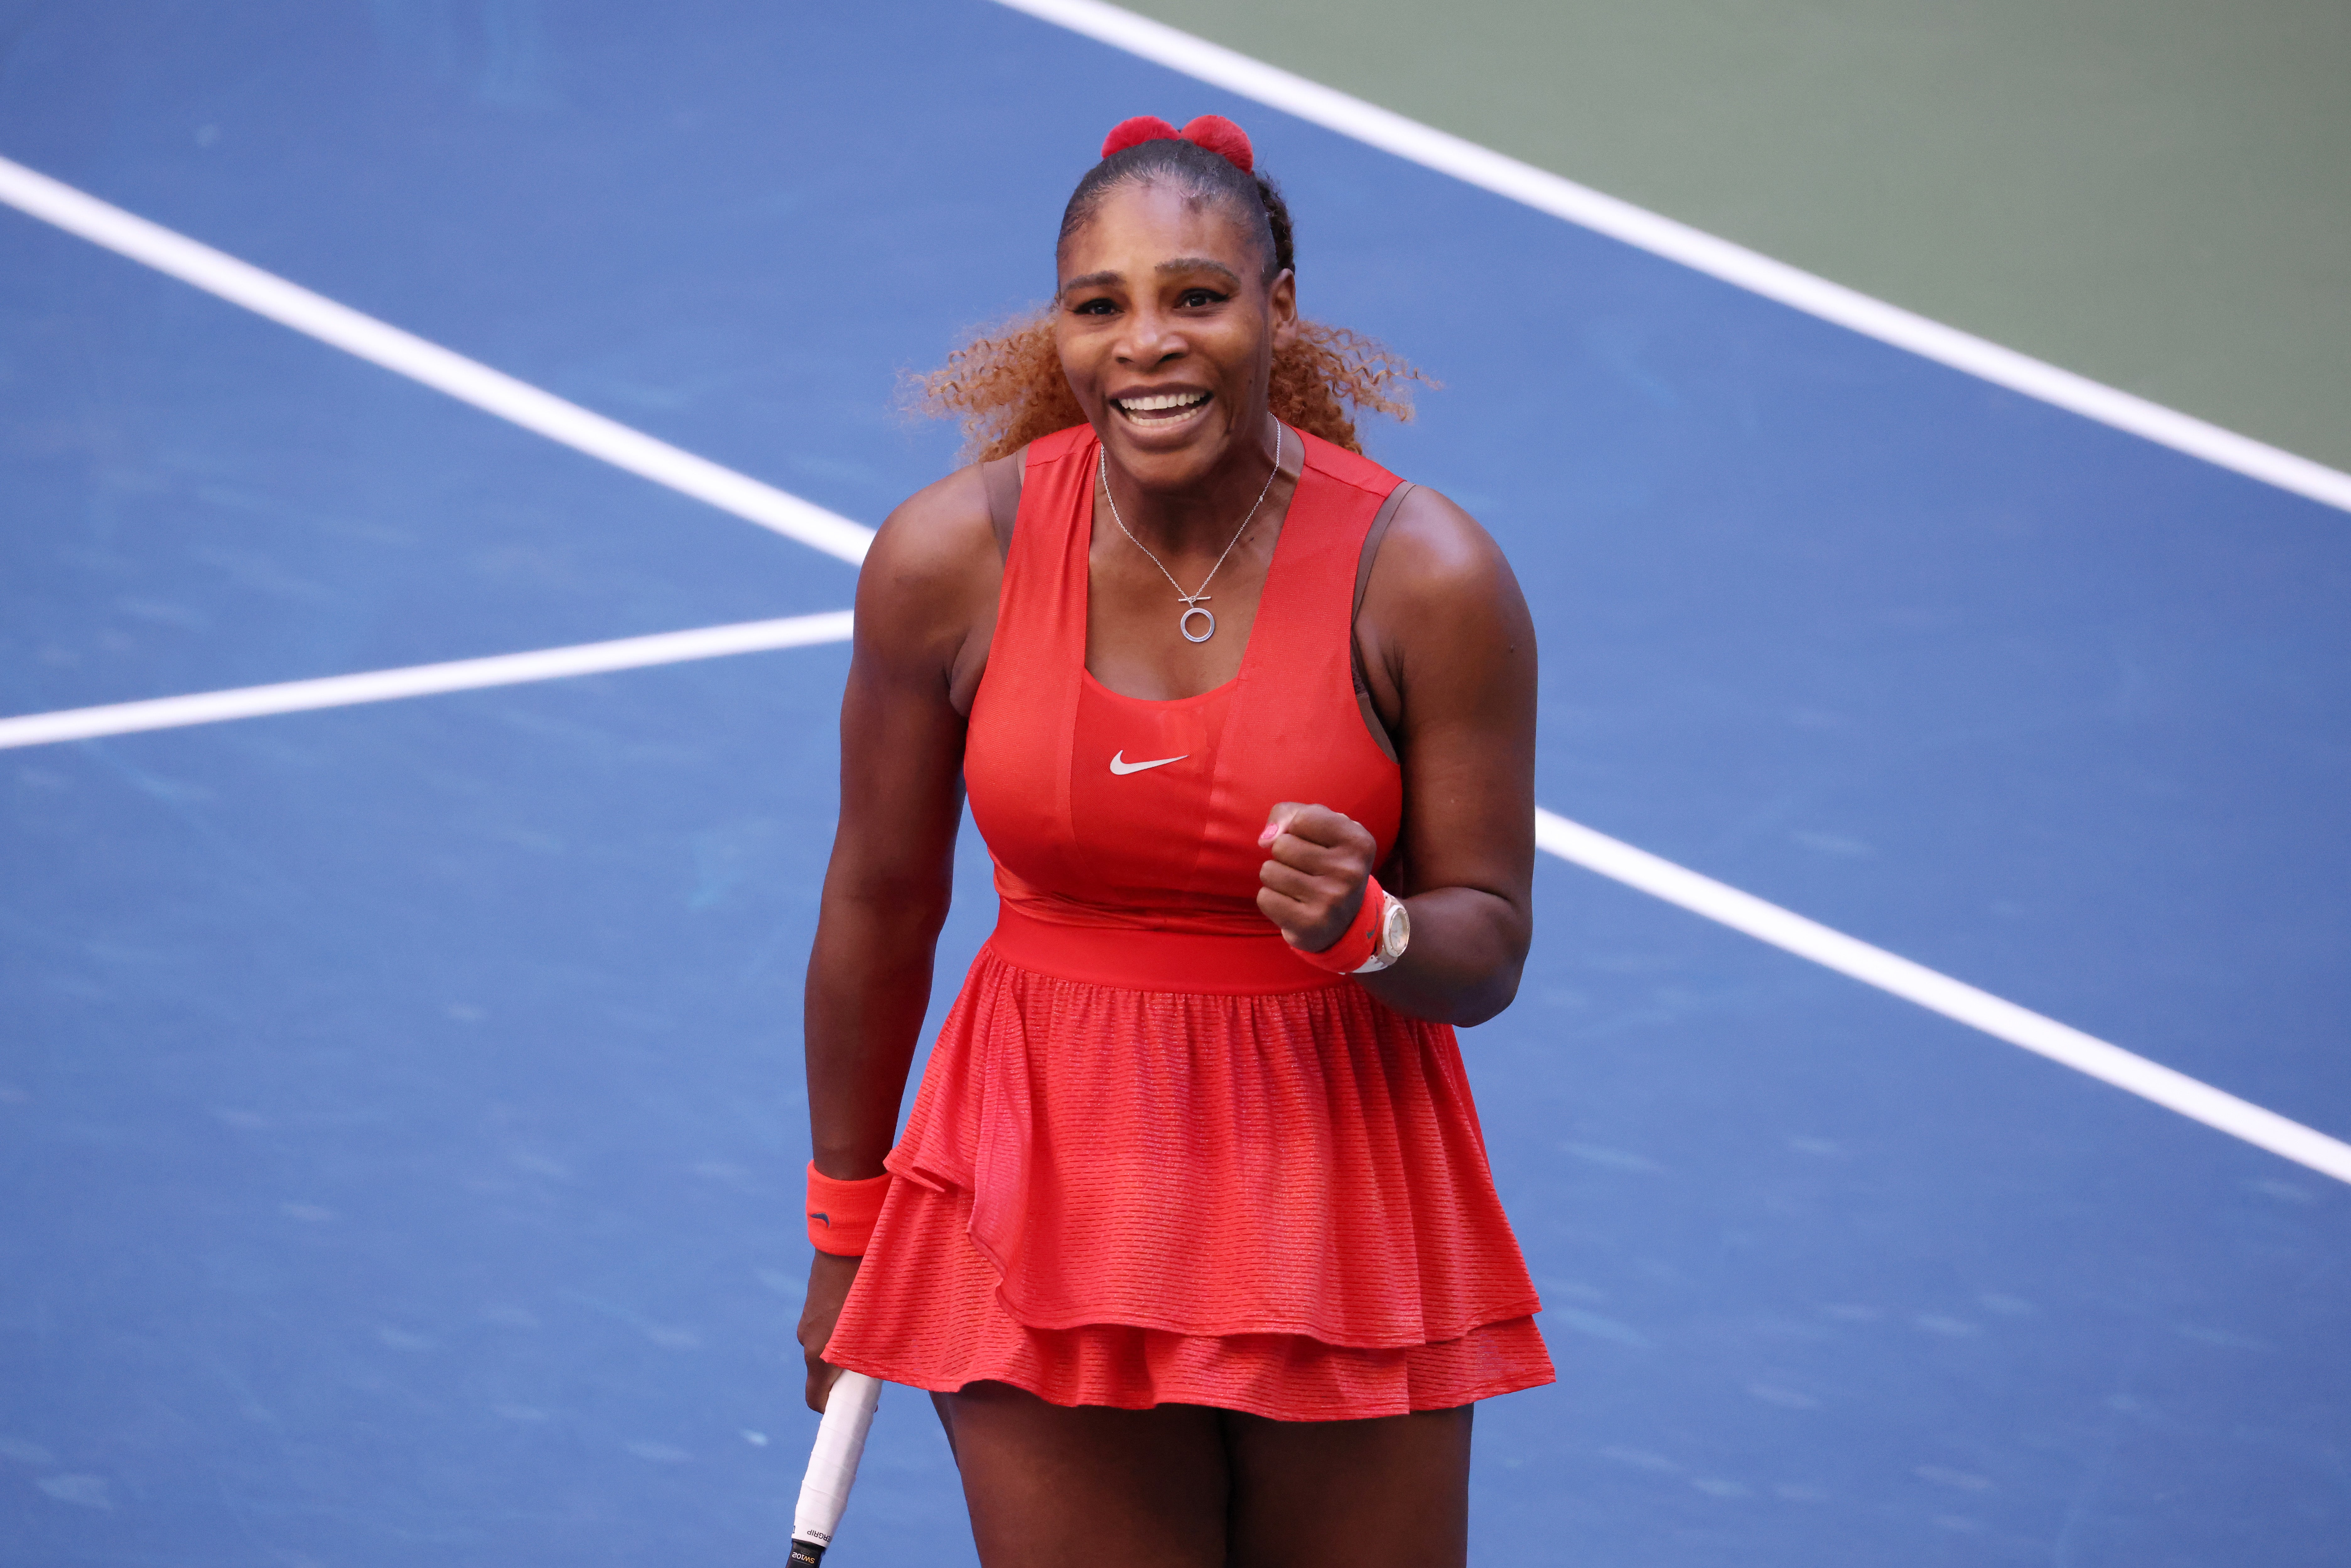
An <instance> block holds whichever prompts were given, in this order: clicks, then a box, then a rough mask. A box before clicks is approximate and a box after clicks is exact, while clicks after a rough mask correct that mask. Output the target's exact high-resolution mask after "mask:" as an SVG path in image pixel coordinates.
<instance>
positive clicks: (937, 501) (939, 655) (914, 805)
mask: <svg viewBox="0 0 2351 1568" xmlns="http://www.w3.org/2000/svg"><path fill="white" fill-rule="evenodd" d="M968 472H969V471H967V473H968ZM963 478H964V476H953V477H951V478H950V479H949V480H946V481H943V482H942V484H941V485H940V486H934V487H933V489H932V490H931V491H925V493H924V494H923V495H922V496H918V497H915V498H914V500H912V501H909V502H908V503H907V504H906V506H904V507H900V508H899V510H898V511H897V512H896V513H893V515H892V517H891V518H890V520H889V521H888V522H887V523H885V524H884V525H883V528H882V530H881V532H880V533H879V534H878V535H877V536H876V538H875V539H874V543H873V549H872V551H871V552H870V553H869V554H868V556H867V558H866V561H865V568H864V570H862V572H861V573H860V574H859V576H858V583H857V625H856V632H855V634H854V637H853V640H852V643H851V654H850V665H849V679H848V683H847V685H846V686H845V687H844V689H843V691H842V694H841V819H840V827H839V830H838V831H837V833H836V836H835V839H834V844H833V859H832V867H831V872H830V873H829V874H828V876H827V892H828V894H850V895H852V896H864V897H886V896H906V895H912V896H914V897H915V898H916V899H921V898H923V897H925V895H926V894H929V893H930V892H931V891H932V890H933V889H935V888H938V889H943V888H944V886H945V883H946V877H947V876H948V874H949V870H950V866H951V864H952V861H953V857H954V849H955V832H956V820H957V817H958V815H959V814H960V811H961V809H962V782H963V744H964V728H965V721H964V718H963V716H962V715H961V714H960V713H958V712H957V711H956V706H955V704H954V703H953V701H952V700H951V695H950V685H951V683H952V679H953V674H954V672H955V669H956V662H957V660H958V657H959V656H960V655H961V654H962V653H963V652H964V650H965V649H966V648H967V646H968V645H969V644H970V643H971V641H972V640H973V638H974V636H975V634H976V631H977V630H978V628H977V624H976V622H977V618H978V616H979V612H980V608H981V606H982V605H983V604H986V603H992V594H993V589H992V582H991V581H990V580H989V578H990V570H991V568H992V566H993V561H994V545H993V537H992V535H991V533H990V532H989V529H988V524H987V511H986V505H985V498H984V497H980V496H979V494H978V492H977V485H976V481H975V482H974V483H972V484H968V485H967V484H961V483H959V481H961V480H962V479H963ZM966 491H969V492H970V493H969V494H966V493H965V492H966ZM975 503H977V504H975ZM983 591H985V593H986V596H987V597H986V598H985V599H983V598H982V593H983Z"/></svg>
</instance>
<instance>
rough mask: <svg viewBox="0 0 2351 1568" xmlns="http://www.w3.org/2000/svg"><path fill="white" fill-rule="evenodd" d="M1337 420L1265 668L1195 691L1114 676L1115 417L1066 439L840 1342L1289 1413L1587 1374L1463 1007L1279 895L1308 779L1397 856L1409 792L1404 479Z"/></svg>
mask: <svg viewBox="0 0 2351 1568" xmlns="http://www.w3.org/2000/svg"><path fill="white" fill-rule="evenodd" d="M1290 434H1291V435H1293V436H1296V435H1297V434H1298V433H1297V432H1294V431H1293V432H1290ZM1303 439H1304V441H1305V445H1306V457H1305V465H1304V468H1303V470H1302V472H1301V475H1300V476H1299V481H1298V486H1297V492H1296V495H1295V497H1294V498H1293V499H1292V500H1291V501H1290V511H1289V515H1288V517H1287V518H1286V520H1285V521H1284V522H1283V524H1282V528H1281V533H1280V538H1279V539H1278V541H1277V542H1276V545H1275V548H1274V555H1273V561H1272V565H1271V568H1270V572H1269V575H1268V577H1267V579H1266V583H1265V589H1264V593H1263V597H1262V599H1261V600H1260V601H1259V610H1258V614H1257V620H1256V622H1255V625H1254V626H1253V628H1252V629H1251V632H1250V636H1249V647H1248V649H1247V651H1246V653H1245V655H1244V657H1243V659H1242V662H1241V668H1240V674H1238V675H1237V676H1236V677H1235V678H1234V679H1232V680H1231V681H1229V682H1228V683H1226V684H1225V685H1221V686H1219V687H1217V689H1216V690H1214V691H1210V692H1204V693H1202V694H1201V695H1198V696H1196V697H1187V698H1184V699H1182V700H1179V701H1174V702H1150V701H1145V700H1143V699H1140V698H1136V697H1127V696H1122V695H1118V694H1117V693H1115V692H1113V691H1111V690H1109V689H1108V688H1107V687H1105V686H1103V685H1102V684H1101V683H1099V682H1098V681H1096V680H1095V679H1094V678H1093V677H1092V675H1091V674H1088V673H1087V671H1086V667H1085V659H1086V593H1087V576H1086V555H1087V549H1088V546H1089V544H1090V542H1091V538H1092V515H1093V499H1092V497H1093V481H1094V463H1095V455H1096V453H1097V451H1098V450H1099V445H1098V443H1097V442H1096V440H1095V438H1094V434H1093V432H1092V429H1090V428H1088V427H1085V426H1080V427H1078V428H1076V429H1074V430H1068V431H1064V432H1062V433H1061V434H1057V435H1053V436H1050V437H1048V438H1047V439H1045V440H1042V441H1040V442H1037V443H1036V444H1033V445H1032V446H1031V447H1030V448H1029V459H1028V466H1027V469H1026V474H1025V479H1024V483H1023V485H1022V489H1021V498H1020V511H1019V522H1018V524H1017V526H1016V527H1015V528H1014V530H1013V536H1012V547H1011V552H1010V555H1009V557H1008V559H1007V561H1006V563H1005V570H1004V587H1003V593H1002V597H1001V599H1000V601H999V602H998V615H997V622H996V636H995V641H994V643H993V644H992V645H991V647H990V650H989V653H988V659H987V673H986V674H985V675H984V676H983V677H982V679H981V681H980V685H979V691H978V694H977V696H976V697H975V699H974V701H973V704H972V714H971V727H970V730H969V735H968V739H967V748H966V752H965V758H964V778H965V780H966V783H967V786H968V788H969V790H970V800H971V809H972V815H973V816H974V818H975V819H977V821H978V823H979V828H980V831H981V833H982V834H983V835H984V836H985V837H986V839H987V846H988V849H989V851H990V852H991V853H992V854H993V855H994V857H995V861H996V887H997V892H998V895H999V899H1000V905H1001V907H1000V912H999V915H998V923H997V927H996V930H995V933H994V935H992V936H990V937H989V938H988V940H987V946H984V947H982V948H981V949H980V953H979V956H978V958H977V960H976V961H974V963H973V964H972V967H971V972H970V974H969V976H968V977H967V978H966V979H965V981H964V987H963V991H962V994H961V995H960V996H958V997H957V998H956V1004H955V1008H954V1010H953V1012H952V1013H951V1014H950V1015H949V1017H948V1019H947V1021H946V1028H945V1029H943V1030H941V1031H940V1033H939V1039H938V1042H937V1044H936V1046H935V1048H934V1049H933V1051H932V1053H931V1060H930V1066H929V1069H928V1070H927V1071H925V1074H924V1076H923V1083H922V1088H921V1090H920V1092H918V1093H917V1094H916V1096H915V1100H914V1111H913V1113H912V1114H911V1115H910V1117H909V1118H908V1121H907V1124H906V1131H905V1134H904V1137H902V1138H901V1139H900V1140H899V1143H898V1145H897V1147H896V1148H894V1149H893V1150H892V1151H891V1153H890V1157H889V1161H888V1165H889V1168H890V1169H891V1170H892V1171H893V1173H895V1175H896V1176H897V1178H898V1179H897V1180H895V1181H893V1183H891V1185H890V1191H889V1197H888V1198H887V1200H886V1201H885V1202H884V1203H883V1207H882V1216H881V1219H880V1222H879V1223H878V1224H877V1225H876V1226H875V1228H874V1231H873V1238H872V1243H871V1246H870V1249H869V1250H868V1251H867V1253H866V1255H865V1260H864V1263H863V1265H862V1267H861V1268H860V1270H859V1271H858V1276H857V1282H856V1284H855V1286H854V1287H853V1288H852V1290H851V1291H850V1293H849V1301H848V1304H847V1306H846V1307H845V1308H844V1309H843V1311H842V1312H841V1322H840V1324H839V1326H838V1327H837V1328H836V1329H835V1330H834V1331H833V1336H832V1341H831V1345H830V1346H829V1347H828V1349H827V1350H826V1353H825V1359H826V1360H828V1361H830V1362H831V1363H833V1364H835V1365H838V1366H845V1367H851V1368H853V1369H855V1370H857V1371H860V1372H866V1373H871V1374H872V1375H874V1376H877V1377H881V1378H883V1379H886V1380H888V1381H890V1382H893V1383H903V1384H911V1385H915V1386H917V1387H922V1388H930V1389H956V1388H961V1387H963V1386H964V1385H967V1384H970V1383H976V1382H981V1381H989V1380H992V1381H997V1382H1003V1383H1009V1384H1013V1385H1017V1386H1019V1387H1021V1388H1025V1389H1028V1390H1029V1392H1031V1393H1033V1394H1036V1395H1039V1396H1041V1397H1043V1398H1045V1399H1048V1400H1050V1401H1052V1402H1053V1403H1055V1404H1057V1405H1110V1406H1123V1407H1126V1408H1143V1407H1146V1406H1153V1405H1160V1404H1186V1405H1209V1406H1219V1407H1221V1408H1225V1409H1230V1410H1243V1411H1249V1412H1251V1413H1254V1414H1257V1415H1260V1416H1273V1417H1276V1418H1279V1419H1283V1420H1333V1419H1343V1418H1348V1417H1355V1416H1388V1415H1395V1414H1397V1413H1399V1412H1402V1411H1405V1410H1426V1409H1442V1408H1447V1407H1449V1406H1458V1405H1466V1404H1468V1403H1469V1402H1470V1401H1472V1400H1477V1399H1482V1398H1485V1397H1487V1396H1490V1395H1496V1394H1503V1393H1508V1392H1509V1391H1510V1390H1512V1389H1516V1388H1525V1387H1530V1386H1532V1385H1536V1384H1541V1383H1548V1382H1550V1381H1551V1380H1552V1366H1551V1358H1550V1356H1549V1355H1548V1354H1546V1353H1545V1351H1544V1349H1543V1343H1542V1338H1541V1335H1540V1334H1539V1333H1536V1331H1535V1326H1534V1322H1533V1317H1532V1314H1533V1313H1534V1312H1536V1310H1537V1309H1538V1307H1539V1305H1540V1303H1539V1302H1538V1301H1537V1300H1536V1298H1535V1291H1534V1287H1533V1285H1532V1283H1531V1281H1529V1280H1528V1278H1527V1270H1526V1265H1525V1263H1524V1261H1523V1260H1521V1259H1520V1255H1519V1249H1518V1243H1517V1242H1516V1240H1515V1239H1513V1238H1512V1237H1511V1234H1510V1224H1509V1221H1508V1220H1507V1219H1505V1218H1504V1217H1503V1214H1502V1206H1501V1203H1500V1201H1499V1199H1498V1198H1497V1197H1495V1194H1494V1184H1493V1178H1492V1176H1491V1175H1490V1173H1489V1170H1488V1168H1487V1164H1486V1151H1485V1145H1484V1143H1483V1140H1482V1139H1481V1137H1480V1135H1479V1129H1478V1113H1477V1110H1476V1108H1475V1106H1473V1105H1472V1104H1471V1103H1470V1098H1469V1084H1468V1078H1467V1076H1466V1075H1465V1073H1464V1072H1463V1071H1462V1066H1461V1057H1460V1052H1459V1050H1458V1047H1457V1046H1456V1044H1455V1042H1454V1037H1453V1030H1451V1029H1449V1028H1447V1026H1445V1025H1442V1024H1431V1023H1423V1022H1420V1021H1419V1020H1417V1019H1410V1018H1406V1017H1405V1016H1404V1015H1403V1014H1401V1013H1398V1012H1395V1011H1394V1010H1393V1009H1389V1008H1388V1007H1386V1006H1385V1005H1384V1004H1383V1003H1381V1002H1379V1001H1377V1000H1375V999H1374V998H1373V997H1372V995H1371V994H1370V993H1369V992H1368V991H1366V990H1364V988H1362V987H1361V986H1360V985H1358V984H1356V983H1355V982H1354V981H1353V980H1351V979H1348V978H1346V977H1343V976H1337V975H1332V974H1328V973H1326V972H1324V971H1323V970H1321V969H1318V968H1315V967H1312V966H1311V965H1309V964H1307V963H1305V962H1303V961H1301V959H1300V958H1299V957H1298V956H1297V955H1296V954H1294V953H1293V952H1291V951H1290V948H1289V946H1287V945H1286V944H1285V943H1284V942H1283V941H1282V939H1281V936H1280V933H1279V932H1278V931H1277V930H1276V929H1275V928H1274V926H1273V925H1272V924H1271V923H1270V922H1269V921H1268V920H1267V919H1266V918H1265V916H1264V915H1261V914H1259V912H1258V907H1257V888H1258V867H1259V863H1260V862H1262V860H1263V858H1264V852H1263V851H1261V850H1259V848H1258V847H1257V836H1258V832H1259V829H1260V828H1262V827H1263V826H1264V823H1265V820H1266V813H1267V811H1268V810H1269V809H1270V807H1271V806H1272V805H1273V803H1274V802H1275V801H1277V800H1311V801H1320V802H1321V803H1322V804H1323V805H1326V806H1329V807H1332V809H1334V810H1340V811H1343V812H1345V813H1346V814H1347V815H1348V816H1350V817H1352V818H1353V819H1354V820H1355V821H1358V822H1360V823H1362V824H1363V825H1364V827H1366V828H1367V829H1369V830H1370V831H1372V833H1373V834H1374V836H1375V837H1376V838H1377V839H1378V840H1379V843H1380V852H1381V856H1382V859H1383V860H1384V858H1385V856H1386V854H1387V852H1388V850H1389V849H1390V848H1391V847H1392V846H1393V845H1394V843H1395V835H1396V830H1397V825H1398V821H1399V819H1400V817H1401V814H1402V808H1403V799H1404V790H1403V781H1402V777H1401V775H1400V773H1399V772H1398V770H1397V768H1396V765H1395V763H1394V762H1393V761H1391V760H1390V759H1389V758H1388V757H1387V756H1386V754H1385V753H1384V752H1383V751H1382V750H1381V748H1380V747H1379V746H1378V744H1377V743H1376V742H1374V740H1373V738H1372V737H1371V736H1370V735H1369V734H1368V733H1367V732H1366V730H1365V728H1364V720H1363V716H1362V714H1361V712H1360V710H1359V709H1358V707H1357V706H1356V701H1355V694H1354V685H1353V669H1352V665H1351V663H1350V657H1349V646H1348V644H1349V639H1350V635H1351V627H1350V622H1351V618H1352V612H1353V603H1352V601H1353V591H1354V584H1355V568H1356V562H1357V559H1358V556H1359V554H1360V552H1361V550H1362V549H1363V545H1364V535H1365V531H1366V529H1367V528H1369V527H1370V524H1371V522H1372V519H1373V517H1374V514H1375V513H1376V512H1377V510H1378V509H1379V507H1380V504H1381V502H1382V501H1383V500H1384V498H1385V497H1386V496H1387V494H1388V492H1389V491H1390V490H1392V489H1393V488H1394V487H1395V484H1396V482H1397V481H1396V479H1395V476H1393V475H1390V474H1388V473H1386V472H1384V470H1382V469H1381V468H1379V467H1378V466H1377V465H1374V464H1372V463H1370V462H1367V461H1365V460H1364V459H1363V458H1361V457H1357V456H1354V455H1352V454H1350V453H1347V452H1344V451H1342V450H1341V449H1339V448H1338V447H1336V446H1333V445H1332V444H1329V443H1327V442H1323V441H1320V440H1317V439H1316V438H1314V437H1313V436H1311V435H1310V436H1305V437H1303ZM1170 619H1171V620H1172V619H1173V615H1172V613H1171V616H1170Z"/></svg>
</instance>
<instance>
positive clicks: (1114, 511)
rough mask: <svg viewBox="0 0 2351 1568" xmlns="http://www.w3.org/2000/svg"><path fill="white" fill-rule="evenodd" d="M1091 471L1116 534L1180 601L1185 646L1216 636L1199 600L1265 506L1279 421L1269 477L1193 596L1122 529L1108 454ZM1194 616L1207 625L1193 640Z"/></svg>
mask: <svg viewBox="0 0 2351 1568" xmlns="http://www.w3.org/2000/svg"><path fill="white" fill-rule="evenodd" d="M1095 472H1096V473H1097V474H1098V475H1100V476H1101V478H1102V499H1103V500H1105V501H1108V502H1109V503H1110V520H1111V521H1112V522H1113V523H1116V524H1117V525H1118V531H1119V532H1120V533H1123V534H1124V535H1125V536H1126V538H1127V542H1128V543H1129V544H1132V545H1133V546H1134V548H1135V549H1139V550H1141V551H1142V552H1143V553H1144V555H1146V556H1151V564H1152V565H1154V566H1155V567H1157V568H1158V569H1159V575H1160V576H1162V577H1164V578H1165V579H1166V580H1167V586H1168V587H1170V588H1172V589H1174V590H1175V597H1176V598H1178V599H1180V600H1182V601H1184V613H1183V614H1181V615H1178V616H1177V617H1176V618H1175V630H1176V631H1178V632H1182V633H1184V641H1186V643H1205V642H1207V640H1208V639H1209V638H1211V637H1213V636H1215V635H1216V634H1217V617H1216V613H1215V612H1213V611H1207V610H1203V609H1201V608H1200V601H1202V600H1204V599H1206V598H1207V597H1208V584H1210V583H1211V582H1214V581H1215V580H1217V570H1218V569H1219V568H1221V567H1223V565H1224V564H1225V555H1230V554H1232V553H1233V545H1237V544H1238V543H1240V542H1241V535H1242V534H1245V533H1247V532H1249V523H1250V521H1251V520H1252V519H1254V518H1255V517H1257V509H1258V508H1259V507H1262V506H1264V505H1265V497H1266V495H1267V492H1268V491H1270V490H1271V489H1272V488H1273V474H1279V473H1280V472H1281V422H1280V420H1275V421H1274V422H1273V474H1269V475H1267V476H1265V489H1263V490H1259V492H1258V493H1257V499H1256V500H1254V501H1251V502H1250V503H1249V516H1248V517H1243V518H1242V519H1241V526H1240V528H1239V530H1238V532H1236V533H1235V534H1234V535H1233V543H1232V544H1228V545H1227V546H1226V547H1225V555H1220V556H1218V557H1217V564H1216V565H1215V566H1212V567H1210V568H1209V569H1208V575H1207V576H1206V577H1204V578H1202V579H1201V580H1200V591H1199V592H1197V593H1186V592H1185V591H1184V585H1183V584H1182V583H1180V582H1178V581H1176V580H1175V573H1174V572H1172V571H1170V570H1167V563H1166V562H1165V561H1164V560H1161V559H1159V558H1158V557H1157V556H1155V555H1151V547H1150V546H1149V545H1146V544H1144V542H1143V541H1142V540H1141V539H1139V538H1135V537H1134V529H1132V528H1128V527H1127V526H1126V519H1125V518H1124V517H1120V516H1119V515H1118V497H1116V496H1113V495H1112V494H1111V493H1110V453H1109V452H1108V451H1107V450H1104V451H1103V453H1102V459H1101V462H1100V463H1099V464H1098V465H1097V466H1096V469H1095ZM1195 615H1197V616H1199V617H1201V618H1202V619H1203V620H1205V621H1207V623H1208V629H1207V631H1206V632H1201V633H1200V634H1199V635H1198V636H1196V637H1195V636H1193V635H1192V617H1193V616H1195Z"/></svg>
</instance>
